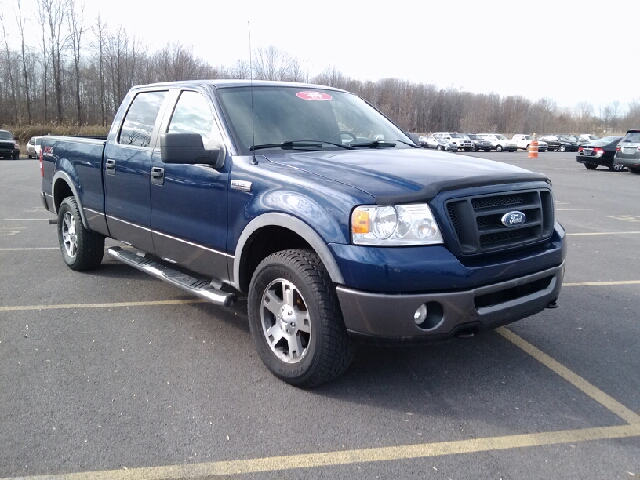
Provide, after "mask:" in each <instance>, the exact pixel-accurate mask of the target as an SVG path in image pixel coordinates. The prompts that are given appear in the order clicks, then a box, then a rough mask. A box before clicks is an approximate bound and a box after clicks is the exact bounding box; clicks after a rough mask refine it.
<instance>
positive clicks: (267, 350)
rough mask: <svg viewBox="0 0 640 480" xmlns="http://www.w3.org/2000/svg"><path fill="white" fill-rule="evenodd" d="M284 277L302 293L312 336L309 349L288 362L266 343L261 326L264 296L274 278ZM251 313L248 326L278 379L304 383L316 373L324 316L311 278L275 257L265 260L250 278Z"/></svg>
mask: <svg viewBox="0 0 640 480" xmlns="http://www.w3.org/2000/svg"><path fill="white" fill-rule="evenodd" d="M278 278H282V279H284V280H288V281H290V282H291V283H293V284H294V285H295V286H296V288H297V289H298V290H299V291H300V293H301V294H302V297H303V298H304V301H305V303H306V305H307V310H308V312H309V319H310V323H311V337H310V341H309V345H308V347H307V352H306V354H305V356H304V357H303V358H302V360H300V361H299V362H296V363H292V364H288V363H285V362H283V361H282V360H280V359H279V358H278V357H277V356H276V355H275V353H274V352H273V351H272V350H271V347H270V346H269V344H268V343H267V340H266V338H265V336H264V332H263V329H262V320H261V317H260V313H261V312H260V310H261V302H262V296H263V294H264V291H265V289H266V288H267V286H268V285H269V284H270V283H271V282H273V281H274V280H276V279H278ZM247 303H248V313H249V315H248V316H249V329H250V330H251V336H252V337H253V340H254V343H255V345H256V349H257V351H258V354H259V355H260V358H261V359H262V361H263V362H264V364H265V365H266V366H267V368H268V369H269V370H270V371H271V372H272V373H273V374H274V375H275V376H277V377H278V378H281V379H283V380H285V381H287V382H288V383H291V384H294V385H295V384H301V383H304V381H305V380H306V379H307V378H308V377H310V376H311V375H312V374H313V371H314V369H315V367H317V365H318V362H319V359H320V358H319V351H320V350H321V349H322V343H321V342H322V337H323V335H322V328H323V319H322V318H321V313H320V309H319V308H318V303H319V299H318V298H317V297H316V294H315V293H314V292H313V290H312V289H311V288H310V286H309V284H308V281H307V280H306V279H305V278H304V276H303V275H302V274H300V273H299V272H297V271H296V269H295V267H293V266H292V265H289V264H288V262H283V261H282V260H280V259H274V260H271V261H270V262H268V263H267V262H263V263H262V264H261V265H260V266H259V267H258V269H257V270H256V273H255V275H254V277H253V279H252V280H251V285H250V287H249V296H248V299H247Z"/></svg>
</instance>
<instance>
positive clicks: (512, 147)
mask: <svg viewBox="0 0 640 480" xmlns="http://www.w3.org/2000/svg"><path fill="white" fill-rule="evenodd" d="M478 135H480V136H481V137H482V138H484V139H485V140H489V141H490V142H491V145H492V146H493V149H495V151H496V152H501V151H503V150H506V151H508V152H515V151H516V150H518V147H517V146H516V142H514V141H513V140H509V139H508V138H507V137H505V136H504V135H502V134H500V133H479V134H478Z"/></svg>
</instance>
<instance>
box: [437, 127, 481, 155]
mask: <svg viewBox="0 0 640 480" xmlns="http://www.w3.org/2000/svg"><path fill="white" fill-rule="evenodd" d="M433 135H434V136H436V137H440V138H443V139H444V140H447V141H448V142H449V143H453V144H455V145H456V146H457V147H458V149H461V150H465V151H467V152H470V151H471V150H473V145H472V143H471V140H470V139H469V137H467V136H466V135H463V134H462V133H458V132H436V133H434V134H433Z"/></svg>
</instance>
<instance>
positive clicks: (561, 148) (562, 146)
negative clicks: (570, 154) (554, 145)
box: [558, 145, 567, 152]
mask: <svg viewBox="0 0 640 480" xmlns="http://www.w3.org/2000/svg"><path fill="white" fill-rule="evenodd" d="M566 149H567V147H565V146H564V145H560V147H558V151H559V152H564V151H565V150H566Z"/></svg>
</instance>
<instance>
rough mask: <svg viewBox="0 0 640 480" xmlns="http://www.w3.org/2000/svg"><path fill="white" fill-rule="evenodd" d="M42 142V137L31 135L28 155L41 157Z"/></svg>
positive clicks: (28, 143)
mask: <svg viewBox="0 0 640 480" xmlns="http://www.w3.org/2000/svg"><path fill="white" fill-rule="evenodd" d="M41 143H42V137H31V138H30V139H29V141H28V142H27V157H29V158H39V157H40V145H41Z"/></svg>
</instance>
